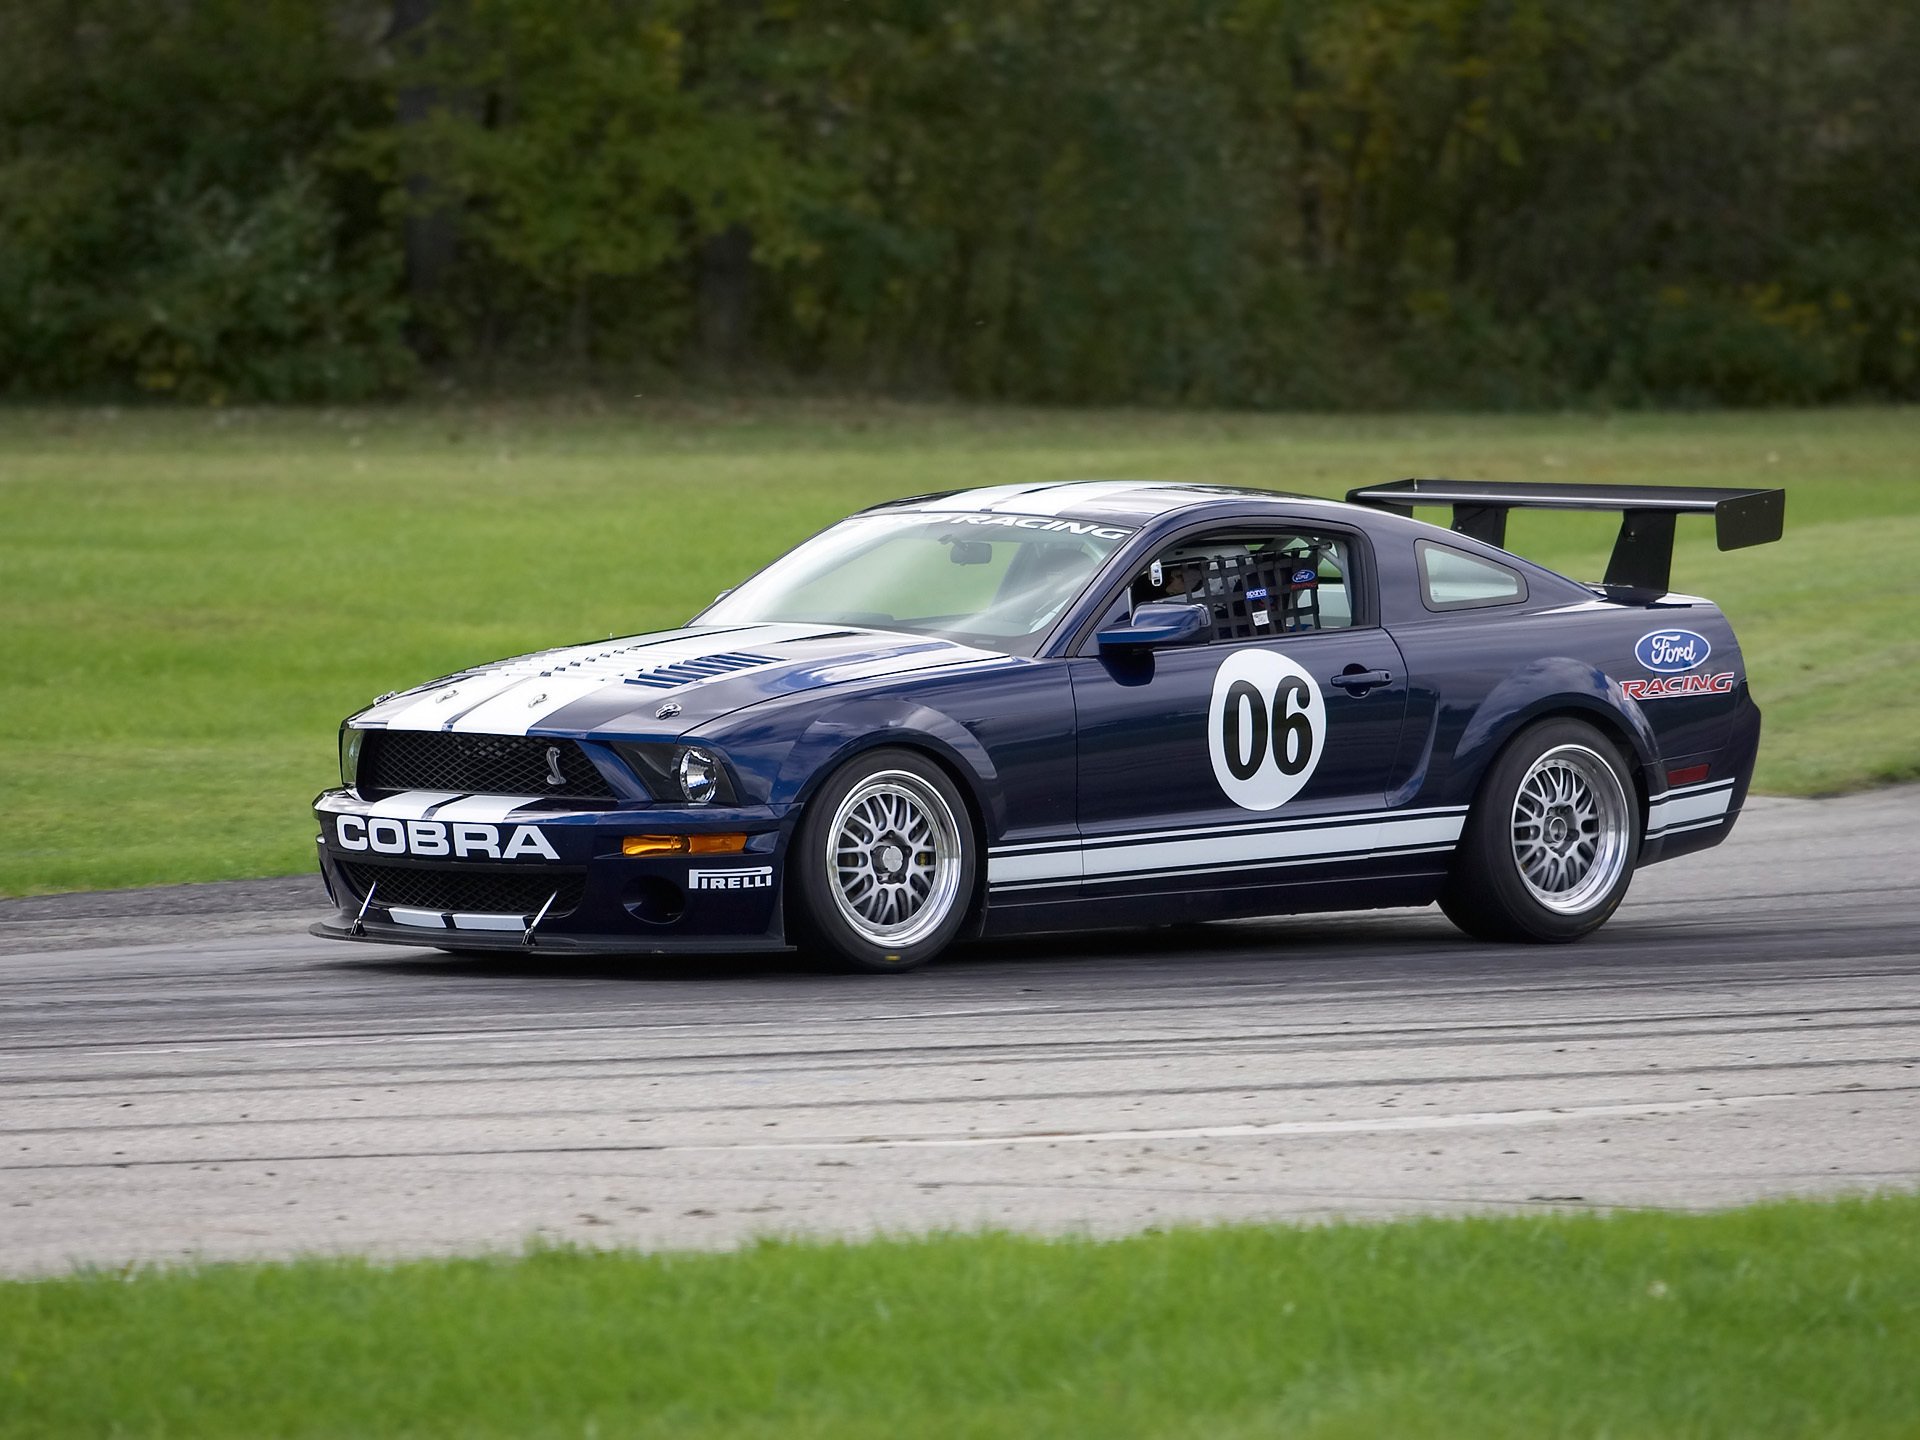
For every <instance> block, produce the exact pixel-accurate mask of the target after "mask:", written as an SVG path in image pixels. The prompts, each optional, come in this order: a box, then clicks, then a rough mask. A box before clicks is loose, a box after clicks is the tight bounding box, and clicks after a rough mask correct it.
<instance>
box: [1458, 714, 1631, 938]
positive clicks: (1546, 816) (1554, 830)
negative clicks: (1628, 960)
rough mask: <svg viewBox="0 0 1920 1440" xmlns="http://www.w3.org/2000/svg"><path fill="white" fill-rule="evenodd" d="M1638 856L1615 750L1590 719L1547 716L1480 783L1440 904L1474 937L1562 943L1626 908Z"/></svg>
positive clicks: (1627, 790)
mask: <svg viewBox="0 0 1920 1440" xmlns="http://www.w3.org/2000/svg"><path fill="white" fill-rule="evenodd" d="M1608 776H1611V777H1612V778H1611V781H1610V782H1609V780H1608V779H1607V777H1608ZM1523 787H1524V788H1525V789H1526V792H1527V793H1526V797H1525V800H1524V802H1523V800H1522V794H1521V792H1522V789H1523ZM1555 795H1564V796H1569V797H1571V798H1569V799H1567V800H1566V801H1565V803H1552V800H1553V797H1554V796H1555ZM1586 804H1591V807H1592V811H1593V815H1594V819H1593V824H1592V828H1591V832H1589V828H1588V825H1587V822H1586V820H1585V818H1584V816H1585V814H1586V811H1585V809H1584V808H1583V806H1584V805H1586ZM1536 817H1538V818H1537V819H1536ZM1589 833H1591V836H1592V840H1591V844H1592V855H1591V859H1588V860H1585V861H1584V863H1583V857H1585V856H1586V854H1587V850H1586V846H1587V844H1588V839H1587V837H1588V835H1589ZM1639 853H1640V804H1639V800H1638V798H1637V797H1636V796H1635V794H1634V787H1633V777H1632V775H1631V774H1629V773H1628V770H1627V766H1626V762H1625V761H1624V760H1623V759H1622V758H1621V755H1620V752H1619V750H1618V748H1617V747H1616V746H1615V745H1614V744H1613V742H1612V741H1611V740H1609V739H1608V738H1607V737H1606V736H1604V735H1602V734H1601V733H1600V732H1599V731H1598V730H1596V729H1595V728H1594V727H1593V726H1591V725H1589V724H1587V723H1586V722H1585V721H1582V720H1568V719H1556V720H1543V721H1541V722H1540V723H1539V724H1537V725H1533V726H1529V727H1528V728H1527V729H1526V730H1523V731H1522V732H1521V733H1520V734H1519V735H1517V736H1515V737H1514V739H1513V740H1512V741H1511V742H1510V743H1509V744H1508V745H1507V748H1506V749H1505V750H1503V751H1501V752H1500V755H1499V757H1498V758H1497V759H1496V760H1495V761H1494V762H1493V765H1492V767H1491V768H1490V769H1489V770H1488V771H1487V774H1486V778H1485V779H1484V780H1482V781H1481V784H1480V793H1479V795H1478V796H1477V797H1476V798H1475V800H1474V802H1473V809H1472V810H1471V811H1470V812H1469V813H1468V815H1467V824H1466V829H1465V831H1464V832H1463V833H1462V835H1461V837H1460V847H1459V849H1458V850H1457V851H1455V853H1454V858H1453V868H1452V871H1451V873H1450V874H1449V875H1448V878H1447V884H1446V888H1445V889H1444V890H1443V891H1442V892H1441V896H1440V908H1441V909H1442V910H1444V911H1445V912H1446V915H1447V918H1448V919H1449V920H1451V921H1453V923H1454V924H1455V925H1458V926H1459V927H1460V928H1461V929H1462V930H1464V931H1466V932H1467V934H1469V935H1471V936H1473V937H1474V938H1475V939H1476V940H1502V941H1529V942H1532V943H1535V944H1565V943H1566V942H1568V941H1570V940H1578V939H1579V938H1580V937H1581V936H1583V935H1590V934H1592V933H1593V932H1594V931H1595V930H1597V929H1599V928H1600V927H1601V926H1602V925H1604V924H1605V923H1606V921H1607V918H1608V917H1609V916H1611V915H1612V914H1613V912H1614V911H1615V910H1617V909H1619V908H1620V902H1621V901H1622V900H1623V899H1625V898H1626V894H1627V887H1628V885H1630V884H1631V883H1632V882H1633V867H1634V862H1635V860H1636V859H1637V858H1638V856H1639Z"/></svg>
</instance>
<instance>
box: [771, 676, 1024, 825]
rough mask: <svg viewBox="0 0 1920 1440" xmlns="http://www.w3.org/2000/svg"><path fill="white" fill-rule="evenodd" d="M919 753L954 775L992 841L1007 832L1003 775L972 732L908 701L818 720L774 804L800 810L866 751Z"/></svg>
mask: <svg viewBox="0 0 1920 1440" xmlns="http://www.w3.org/2000/svg"><path fill="white" fill-rule="evenodd" d="M889 745H898V746H902V747H905V748H907V749H911V750H920V751H923V752H925V753H927V754H929V755H931V756H932V757H933V758H934V759H936V760H938V761H940V762H941V763H942V764H943V765H944V766H945V768H946V769H947V770H949V771H950V772H952V774H953V777H954V779H955V780H956V781H957V782H958V783H959V784H960V786H961V788H962V789H963V790H964V791H965V792H966V798H967V799H968V801H969V802H970V803H971V805H972V807H973V809H974V813H975V814H976V815H978V816H979V818H980V823H981V827H982V829H983V831H984V832H985V834H984V836H983V838H984V839H985V840H986V841H988V842H989V843H991V841H992V839H993V837H994V836H995V835H998V834H1000V833H1001V832H1002V831H1003V830H1005V828H1006V805H1005V802H1004V801H1003V799H1002V797H1001V791H1000V772H999V769H998V767H996V766H995V765H994V763H993V757H992V756H990V755H988V754H987V750H986V747H985V746H984V745H982V744H981V743H980V741H979V739H978V738H977V737H976V736H975V735H974V734H973V732H972V731H971V730H969V729H967V727H966V726H964V725H962V724H961V723H960V722H959V721H958V720H955V719H954V718H953V717H952V716H951V715H948V714H946V713H944V712H943V711H939V710H935V709H933V708H932V707H930V706H927V705H922V704H920V703H918V702H917V701H914V700H910V699H904V698H897V697H896V698H882V697H869V698H866V699H860V700H854V701H851V702H849V703H848V704H845V705H840V706H836V707H834V708H833V709H832V710H830V711H828V712H826V713H825V714H822V715H818V716H816V717H814V719H813V721H812V722H811V723H810V724H809V725H808V726H807V728H806V730H805V731H804V732H803V733H802V734H801V736H800V738H799V739H798V740H796V741H795V742H794V744H793V746H792V748H791V749H789V750H788V751H787V754H786V758H785V759H784V760H783V761H782V763H781V766H780V772H779V774H778V775H777V776H776V777H775V779H774V783H773V794H772V797H771V798H772V801H773V803H775V804H777V805H783V806H788V807H791V808H793V809H794V810H798V809H799V808H800V807H801V806H803V805H805V804H806V802H807V800H808V799H809V798H810V797H811V796H812V795H813V792H814V791H815V790H817V789H819V787H820V785H821V784H822V782H824V781H825V779H826V777H827V776H829V775H831V774H832V773H833V772H834V771H835V770H837V769H839V768H840V766H842V765H843V764H845V763H846V762H847V761H848V760H850V759H851V758H853V757H854V756H855V755H858V754H859V753H860V752H861V751H863V750H874V749H879V748H880V747H882V746H889Z"/></svg>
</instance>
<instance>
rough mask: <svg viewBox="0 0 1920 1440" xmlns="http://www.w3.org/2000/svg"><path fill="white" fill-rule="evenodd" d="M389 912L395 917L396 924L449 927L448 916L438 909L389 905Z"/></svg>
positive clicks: (432, 927) (425, 927) (427, 928)
mask: <svg viewBox="0 0 1920 1440" xmlns="http://www.w3.org/2000/svg"><path fill="white" fill-rule="evenodd" d="M387 914H388V915H390V916H392V917H393V923H394V924H396V925H418V926H420V927H421V928H422V929H425V930H444V929H446V928H447V919H446V916H444V915H442V914H441V913H440V912H439V911H438V910H412V909H408V908H406V907H404V906H399V905H394V906H389V907H388V909H387Z"/></svg>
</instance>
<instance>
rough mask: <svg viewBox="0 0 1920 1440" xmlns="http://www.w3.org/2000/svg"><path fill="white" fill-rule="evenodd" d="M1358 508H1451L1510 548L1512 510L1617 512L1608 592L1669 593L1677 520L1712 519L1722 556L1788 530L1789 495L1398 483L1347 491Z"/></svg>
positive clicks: (1457, 524) (1464, 524)
mask: <svg viewBox="0 0 1920 1440" xmlns="http://www.w3.org/2000/svg"><path fill="white" fill-rule="evenodd" d="M1347 499H1348V501H1349V502H1351V503H1352V504H1355V505H1370V506H1372V507H1373V508H1375V509H1377V510H1392V511H1395V512H1396V513H1398V514H1401V515H1412V514H1413V507H1414V506H1416V505H1450V506H1452V507H1453V529H1454V530H1455V531H1456V532H1457V533H1459V534H1461V535H1466V536H1468V537H1470V538H1471V539H1474V540H1483V541H1485V542H1486V543H1487V544H1489V545H1498V546H1499V547H1500V548H1501V549H1503V550H1504V549H1505V548H1506V543H1507V515H1508V512H1510V511H1513V510H1522V509H1525V510H1610V511H1618V512H1620V534H1619V537H1618V538H1617V539H1616V540H1615V541H1614V543H1613V555H1612V558H1611V559H1609V560H1608V561H1607V577H1606V581H1605V583H1606V585H1607V588H1608V589H1622V590H1633V591H1642V592H1652V593H1655V594H1662V595H1664V594H1665V593H1666V592H1667V591H1668V590H1669V589H1671V588H1672V575H1673V522H1674V518H1675V517H1676V516H1680V515H1711V516H1713V525H1714V539H1715V541H1716V542H1717V543H1718V544H1719V547H1720V548H1721V549H1722V550H1739V549H1742V548H1744V547H1745V546H1748V545H1766V544H1770V543H1771V542H1773V541H1775V540H1778V539H1779V538H1780V536H1781V534H1782V532H1783V531H1784V529H1785V527H1786V519H1787V492H1786V491H1784V490H1745V489H1739V488H1736V487H1733V486H1720V485H1556V484H1536V483H1532V482H1527V481H1496V480H1395V481H1393V482H1391V483H1389V484H1385V485H1362V486H1360V487H1359V488H1357V489H1354V490H1349V491H1348V492H1347Z"/></svg>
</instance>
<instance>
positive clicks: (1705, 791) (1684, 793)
mask: <svg viewBox="0 0 1920 1440" xmlns="http://www.w3.org/2000/svg"><path fill="white" fill-rule="evenodd" d="M1732 804H1733V781H1731V780H1715V781H1711V782H1709V783H1708V784H1705V785H1686V786H1682V787H1681V788H1679V789H1677V790H1669V791H1667V792H1666V794H1664V795H1660V796H1656V797H1655V798H1654V799H1652V800H1650V801H1648V802H1647V836H1648V838H1649V839H1652V838H1657V837H1658V836H1660V835H1663V834H1665V833H1667V832H1668V831H1671V830H1678V829H1681V828H1685V829H1689V830H1698V829H1703V828H1705V827H1704V825H1703V824H1702V823H1701V822H1708V823H1715V822H1718V821H1719V820H1720V819H1722V818H1723V817H1724V816H1725V815H1726V813H1727V808H1728V807H1729V806H1730V805H1732Z"/></svg>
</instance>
